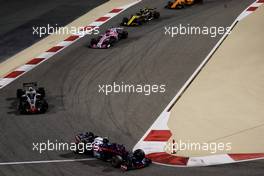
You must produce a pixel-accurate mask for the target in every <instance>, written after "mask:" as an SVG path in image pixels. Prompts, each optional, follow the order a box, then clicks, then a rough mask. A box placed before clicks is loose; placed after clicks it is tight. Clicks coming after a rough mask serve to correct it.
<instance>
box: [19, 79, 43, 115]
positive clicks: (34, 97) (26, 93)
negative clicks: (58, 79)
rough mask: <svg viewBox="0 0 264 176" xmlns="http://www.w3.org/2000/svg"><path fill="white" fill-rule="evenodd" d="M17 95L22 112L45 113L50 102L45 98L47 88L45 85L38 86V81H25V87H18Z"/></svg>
mask: <svg viewBox="0 0 264 176" xmlns="http://www.w3.org/2000/svg"><path fill="white" fill-rule="evenodd" d="M16 96H17V98H18V100H19V102H18V111H19V112H20V113H21V114H28V113H30V114H35V113H45V112H46V111H47V109H48V103H47V101H46V100H45V99H44V97H45V90H44V88H43V87H39V88H37V83H36V82H31V83H23V89H17V93H16Z"/></svg>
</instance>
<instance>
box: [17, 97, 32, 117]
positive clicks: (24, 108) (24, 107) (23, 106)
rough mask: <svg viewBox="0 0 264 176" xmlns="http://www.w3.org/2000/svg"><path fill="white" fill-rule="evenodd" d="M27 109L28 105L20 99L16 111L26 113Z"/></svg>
mask: <svg viewBox="0 0 264 176" xmlns="http://www.w3.org/2000/svg"><path fill="white" fill-rule="evenodd" d="M27 109H29V105H28V103H27V102H26V101H23V100H20V102H19V105H18V111H19V113H20V114H26V113H27Z"/></svg>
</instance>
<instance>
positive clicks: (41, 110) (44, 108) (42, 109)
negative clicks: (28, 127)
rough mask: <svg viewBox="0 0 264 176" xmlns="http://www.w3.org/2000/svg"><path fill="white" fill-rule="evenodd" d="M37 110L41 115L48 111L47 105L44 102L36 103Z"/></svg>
mask: <svg viewBox="0 0 264 176" xmlns="http://www.w3.org/2000/svg"><path fill="white" fill-rule="evenodd" d="M37 108H38V109H39V113H41V114H43V113H45V112H46V111H47V110H48V108H49V105H48V103H47V102H46V101H45V100H39V101H38V102H37Z"/></svg>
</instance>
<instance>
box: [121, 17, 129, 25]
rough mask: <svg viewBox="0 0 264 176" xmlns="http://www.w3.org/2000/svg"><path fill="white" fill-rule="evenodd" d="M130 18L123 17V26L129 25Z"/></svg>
mask: <svg viewBox="0 0 264 176" xmlns="http://www.w3.org/2000/svg"><path fill="white" fill-rule="evenodd" d="M128 21H129V20H128V18H126V17H125V18H123V20H122V23H121V26H126V25H127V23H128Z"/></svg>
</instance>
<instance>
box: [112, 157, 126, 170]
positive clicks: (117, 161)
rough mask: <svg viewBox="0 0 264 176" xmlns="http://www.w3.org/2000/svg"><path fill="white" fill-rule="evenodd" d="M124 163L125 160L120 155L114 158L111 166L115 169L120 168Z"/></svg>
mask: <svg viewBox="0 0 264 176" xmlns="http://www.w3.org/2000/svg"><path fill="white" fill-rule="evenodd" d="M122 162H123V158H122V157H121V156H120V155H116V156H114V157H113V158H112V161H111V165H112V166H113V167H115V168H118V167H120V166H121V164H122Z"/></svg>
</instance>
